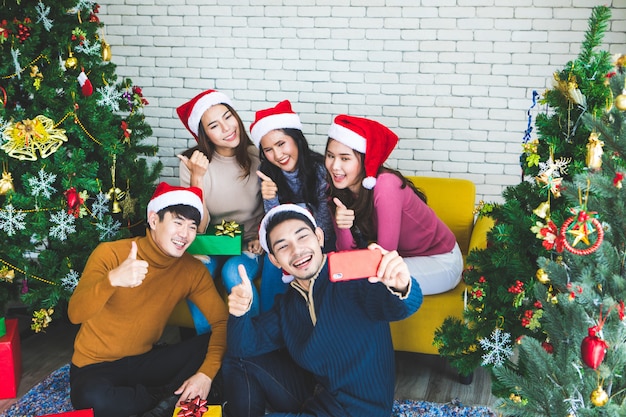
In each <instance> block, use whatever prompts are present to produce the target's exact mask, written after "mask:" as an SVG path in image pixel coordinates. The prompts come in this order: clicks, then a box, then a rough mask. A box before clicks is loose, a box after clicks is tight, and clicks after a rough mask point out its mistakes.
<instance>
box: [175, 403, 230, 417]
mask: <svg viewBox="0 0 626 417" xmlns="http://www.w3.org/2000/svg"><path fill="white" fill-rule="evenodd" d="M207 407H208V408H209V409H208V410H207V411H205V412H204V413H203V414H202V417H222V406H221V405H208V406H207ZM180 411H181V408H180V407H176V408H175V409H174V414H173V417H177V416H178V413H179V412H180Z"/></svg>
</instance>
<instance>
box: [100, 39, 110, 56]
mask: <svg viewBox="0 0 626 417" xmlns="http://www.w3.org/2000/svg"><path fill="white" fill-rule="evenodd" d="M100 47H101V51H102V60H103V61H105V62H109V61H110V60H111V58H112V55H111V45H109V43H108V42H107V41H106V40H105V39H104V36H103V37H102V39H101V40H100Z"/></svg>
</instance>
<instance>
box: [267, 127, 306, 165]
mask: <svg viewBox="0 0 626 417" xmlns="http://www.w3.org/2000/svg"><path fill="white" fill-rule="evenodd" d="M260 146H261V150H262V151H263V154H264V155H265V158H266V159H267V160H268V161H269V162H270V163H272V164H274V165H276V166H277V167H278V168H280V169H282V170H283V171H287V172H293V171H294V170H295V169H296V165H297V164H298V145H297V144H296V141H295V140H294V139H293V138H292V137H291V136H289V135H287V134H285V132H283V131H282V130H272V131H270V132H268V133H266V134H265V135H264V136H263V137H262V138H261V143H260Z"/></svg>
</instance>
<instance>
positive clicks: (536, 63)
mask: <svg viewBox="0 0 626 417" xmlns="http://www.w3.org/2000/svg"><path fill="white" fill-rule="evenodd" d="M99 3H100V5H101V6H102V7H101V9H100V14H99V16H100V18H101V20H102V21H103V23H104V24H105V28H104V36H105V39H106V40H107V41H108V42H109V43H110V44H111V48H112V53H113V62H114V63H115V64H117V66H118V68H117V73H118V74H119V75H120V78H122V77H131V78H132V79H133V82H134V83H135V84H136V85H138V86H141V87H142V88H143V91H144V94H145V96H146V98H147V99H148V100H149V101H150V105H149V106H148V107H146V109H145V114H146V117H147V121H148V123H149V124H150V125H151V126H152V128H153V130H154V137H153V138H150V142H151V143H157V144H158V145H159V148H160V150H159V154H158V158H159V159H160V160H161V161H163V163H164V164H165V169H164V170H163V173H162V179H163V180H165V181H169V182H171V183H173V184H177V183H178V159H177V158H176V154H177V153H180V152H181V151H182V150H184V149H186V148H187V147H189V146H191V145H192V144H193V139H191V138H190V135H189V134H188V132H187V131H186V130H185V129H184V128H183V125H182V124H181V123H180V121H179V120H178V118H177V116H176V113H175V108H176V107H177V106H179V105H180V104H182V103H183V102H185V101H186V100H188V99H190V98H191V97H193V96H194V95H195V94H197V93H199V92H200V91H202V90H205V89H209V88H215V89H218V90H221V91H223V92H224V93H226V94H228V95H229V96H231V97H232V98H233V100H234V102H235V105H236V109H237V111H238V112H239V114H240V115H241V117H242V118H243V120H244V123H245V124H246V126H249V125H250V123H251V122H252V121H253V119H254V112H255V111H256V110H258V109H261V108H265V107H268V106H270V105H274V104H275V103H277V102H278V101H280V100H283V99H289V100H291V102H292V104H293V106H294V109H295V111H296V112H298V113H299V115H300V117H301V119H302V121H303V124H304V132H305V134H306V136H307V138H308V139H309V141H310V142H311V144H312V146H313V147H314V148H315V149H316V150H318V151H323V147H324V144H325V142H326V132H327V130H328V125H329V124H330V123H331V121H332V120H333V117H334V116H335V115H337V114H339V113H349V114H352V115H355V116H365V117H371V118H373V119H376V120H378V121H380V122H382V123H384V124H386V125H387V126H389V127H390V128H391V129H393V130H394V131H395V132H396V133H397V134H398V135H399V136H400V144H399V146H398V148H397V149H396V150H395V151H394V152H393V154H392V156H391V159H390V160H389V163H388V165H389V166H391V167H394V168H398V169H400V170H401V171H403V172H404V173H406V174H417V175H432V176H441V177H449V176H452V177H461V178H467V179H470V180H472V181H473V182H474V183H476V185H477V192H478V197H477V199H478V200H480V199H483V200H486V201H501V196H500V194H501V191H502V189H503V187H505V186H508V185H512V184H516V183H518V182H519V181H520V172H521V170H520V167H519V164H518V160H519V154H520V152H521V146H520V143H521V139H522V137H523V133H524V130H525V129H526V111H527V109H528V107H529V105H530V104H531V102H530V97H531V93H532V90H538V91H540V92H541V91H543V90H544V89H545V88H546V87H548V86H550V85H551V78H552V73H553V72H554V71H556V70H560V69H561V68H562V67H563V65H564V64H565V63H566V62H568V61H570V60H573V59H575V58H576V55H577V54H578V52H579V50H580V44H581V42H582V40H583V35H584V31H585V30H586V29H587V20H588V18H589V16H590V14H591V9H592V7H593V6H595V5H599V4H608V5H609V6H611V7H612V13H613V17H612V19H611V22H610V28H609V31H608V32H607V34H606V36H605V45H604V46H603V48H604V49H606V50H609V51H610V52H611V53H613V54H616V53H620V54H623V53H626V47H625V45H626V33H625V32H626V0H613V1H610V0H608V1H607V0H516V1H515V2H514V1H512V0H100V1H99ZM406 4H410V6H407V5H406ZM512 4H517V6H512Z"/></svg>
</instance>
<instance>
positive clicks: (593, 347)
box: [580, 326, 609, 369]
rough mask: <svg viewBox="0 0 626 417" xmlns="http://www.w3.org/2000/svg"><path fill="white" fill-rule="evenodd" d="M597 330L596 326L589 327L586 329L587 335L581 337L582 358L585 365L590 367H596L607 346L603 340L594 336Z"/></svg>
mask: <svg viewBox="0 0 626 417" xmlns="http://www.w3.org/2000/svg"><path fill="white" fill-rule="evenodd" d="M597 331H598V328H597V326H593V327H590V328H589V330H588V332H589V335H588V336H586V337H585V338H584V339H583V341H582V343H581V345H580V354H581V356H582V360H583V362H584V363H585V365H587V366H588V367H590V368H592V369H598V366H600V364H601V363H602V361H603V360H604V355H605V354H606V350H607V348H608V347H609V345H608V344H607V343H606V342H605V341H604V340H602V339H600V338H599V337H598V336H596V332H597Z"/></svg>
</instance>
